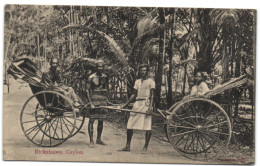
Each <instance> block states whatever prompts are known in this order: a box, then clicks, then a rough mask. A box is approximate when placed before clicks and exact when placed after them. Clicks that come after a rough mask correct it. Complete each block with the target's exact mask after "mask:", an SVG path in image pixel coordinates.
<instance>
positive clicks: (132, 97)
mask: <svg viewBox="0 0 260 166" xmlns="http://www.w3.org/2000/svg"><path fill="white" fill-rule="evenodd" d="M136 96H137V90H136V89H134V90H133V94H132V95H131V97H130V98H129V100H128V101H127V102H126V103H125V104H124V105H123V106H122V108H124V107H126V106H128V105H129V104H130V103H131V102H133V101H134V100H135V98H136Z"/></svg>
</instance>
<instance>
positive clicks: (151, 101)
mask: <svg viewBox="0 0 260 166" xmlns="http://www.w3.org/2000/svg"><path fill="white" fill-rule="evenodd" d="M153 105H154V89H151V90H150V105H149V109H148V111H147V114H148V115H151V114H152V113H153Z"/></svg>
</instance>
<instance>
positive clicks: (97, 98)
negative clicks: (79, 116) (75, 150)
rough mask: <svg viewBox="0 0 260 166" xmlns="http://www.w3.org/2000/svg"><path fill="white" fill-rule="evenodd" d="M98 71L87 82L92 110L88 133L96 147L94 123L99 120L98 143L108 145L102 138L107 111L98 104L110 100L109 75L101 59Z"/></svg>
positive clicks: (91, 143)
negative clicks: (105, 72)
mask: <svg viewBox="0 0 260 166" xmlns="http://www.w3.org/2000/svg"><path fill="white" fill-rule="evenodd" d="M96 70H97V71H96V72H95V73H94V74H92V75H90V76H89V78H88V82H87V98H88V100H89V103H90V106H91V110H90V116H89V123H88V133H89V139H90V147H94V140H93V132H94V131H93V124H94V121H95V120H98V125H97V139H96V144H100V145H106V144H105V143H104V142H103V141H102V140H101V135H102V130H103V120H104V119H105V118H106V113H107V111H106V110H105V109H102V108H98V106H104V105H107V101H108V98H107V96H108V77H107V76H106V75H105V74H104V73H103V72H104V62H102V61H99V62H98V63H97V65H96Z"/></svg>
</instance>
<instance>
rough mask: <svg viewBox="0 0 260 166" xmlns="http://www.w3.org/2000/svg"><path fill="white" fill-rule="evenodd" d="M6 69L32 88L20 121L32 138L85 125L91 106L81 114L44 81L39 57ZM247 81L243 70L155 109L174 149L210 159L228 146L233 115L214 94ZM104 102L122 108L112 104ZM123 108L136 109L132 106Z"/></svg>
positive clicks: (44, 139) (57, 137)
mask: <svg viewBox="0 0 260 166" xmlns="http://www.w3.org/2000/svg"><path fill="white" fill-rule="evenodd" d="M8 72H9V74H11V75H12V76H13V77H14V78H15V79H18V78H19V79H22V80H24V81H26V82H27V83H28V84H29V86H30V88H31V90H32V93H33V95H32V96H31V97H29V99H27V100H26V102H25V103H24V105H23V107H22V110H21V114H20V124H21V127H22V130H23V132H24V134H25V136H26V137H27V138H28V140H30V141H31V142H32V143H34V144H36V145H38V146H41V147H55V146H58V145H60V144H62V143H64V142H65V141H67V140H68V139H70V138H72V137H73V136H74V135H76V134H77V133H78V132H79V131H80V130H81V128H82V126H83V124H84V121H85V118H86V115H87V114H85V113H84V112H87V111H88V107H82V110H81V112H83V113H81V114H80V116H78V114H77V112H76V110H75V108H74V106H73V102H72V100H71V99H70V98H68V97H66V96H65V95H64V94H63V93H62V92H60V91H59V90H57V89H53V88H52V87H48V86H47V85H45V84H44V83H42V81H41V75H42V73H41V71H40V70H39V69H38V68H37V65H36V64H35V63H33V62H32V61H31V60H29V59H27V58H23V59H20V60H16V61H14V62H13V63H12V64H11V66H10V67H9V70H8ZM246 82H247V77H246V76H245V75H244V76H241V77H239V78H235V79H232V80H230V81H228V82H226V83H225V84H223V85H222V86H220V87H216V88H214V89H212V90H211V91H209V92H208V93H207V94H205V97H203V98H189V99H185V100H182V101H180V102H177V103H175V104H174V105H173V106H172V107H171V108H170V109H168V110H160V109H157V115H158V114H159V115H161V116H162V117H164V119H165V120H166V124H167V131H166V132H167V133H166V134H167V137H168V140H169V142H170V143H171V145H172V146H173V147H174V149H175V150H176V151H177V152H179V153H180V154H182V155H183V156H185V157H187V158H190V159H194V160H207V159H210V158H213V157H216V156H217V155H218V154H220V153H221V152H222V151H223V150H224V149H225V148H227V146H228V144H229V141H230V138H231V123H230V119H229V116H228V115H227V113H226V112H225V110H224V109H223V107H222V106H221V105H220V104H218V103H217V102H215V101H213V100H211V96H215V95H216V94H220V93H223V92H224V91H225V90H229V89H232V88H237V87H240V86H242V85H244V84H245V83H246ZM85 104H86V105H87V103H85ZM103 108H107V109H110V110H118V109H117V108H115V107H113V106H104V107H103ZM121 111H127V112H133V111H131V110H128V109H121Z"/></svg>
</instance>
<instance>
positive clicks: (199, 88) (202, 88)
mask: <svg viewBox="0 0 260 166" xmlns="http://www.w3.org/2000/svg"><path fill="white" fill-rule="evenodd" d="M209 90H210V89H209V88H208V85H207V84H206V83H205V82H201V83H200V84H199V85H194V86H193V87H192V88H191V92H190V96H203V95H204V94H205V93H207V92H208V91H209Z"/></svg>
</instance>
